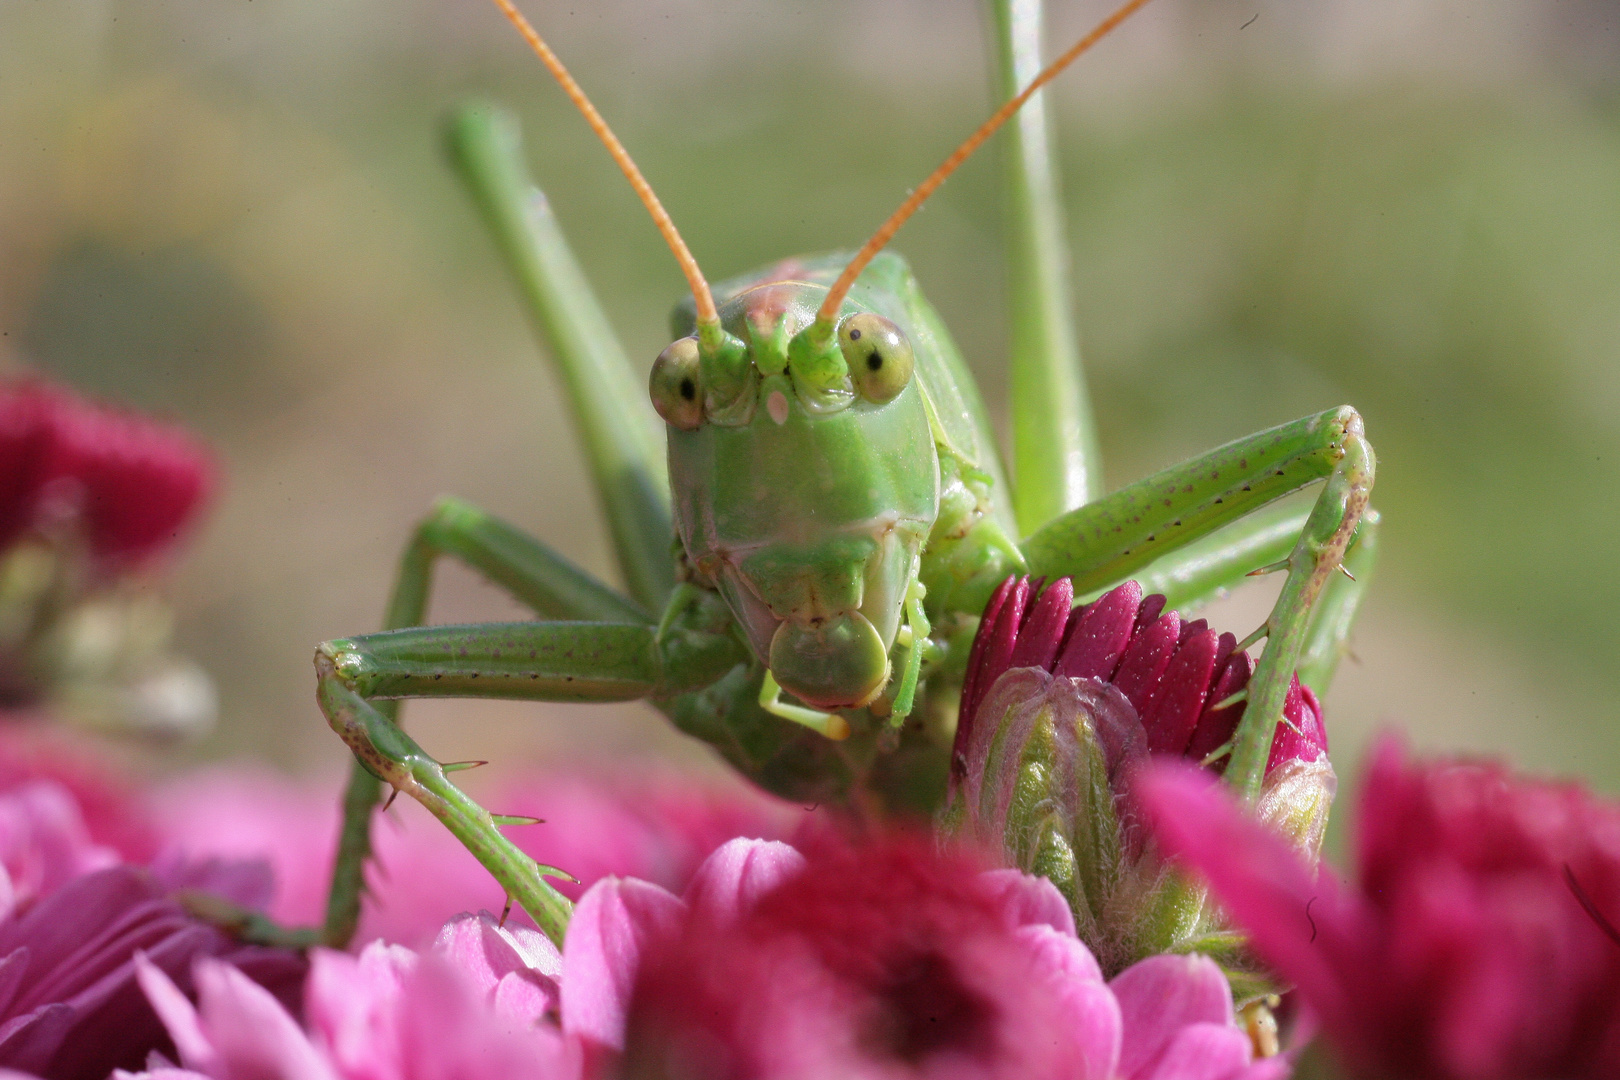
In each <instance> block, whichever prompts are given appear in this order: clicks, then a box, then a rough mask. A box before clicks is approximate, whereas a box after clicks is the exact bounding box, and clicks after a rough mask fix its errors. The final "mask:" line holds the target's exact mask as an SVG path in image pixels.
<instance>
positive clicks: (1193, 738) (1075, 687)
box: [941, 578, 1336, 970]
mask: <svg viewBox="0 0 1620 1080" xmlns="http://www.w3.org/2000/svg"><path fill="white" fill-rule="evenodd" d="M1040 585H1041V583H1040V582H1031V581H1030V580H1029V579H1028V578H1009V579H1008V580H1007V581H1006V582H1004V583H1003V584H1002V586H1001V587H1000V588H999V589H998V590H997V591H996V593H995V594H994V596H993V597H992V598H991V601H990V603H989V605H988V606H987V607H986V610H985V614H984V618H983V620H982V622H981V624H980V627H979V632H978V635H977V637H976V638H975V640H974V644H973V649H972V652H971V653H970V655H969V659H968V665H967V671H966V675H965V678H964V682H963V689H962V706H961V710H960V714H959V719H958V724H957V732H956V741H955V746H954V749H953V753H952V762H951V782H950V795H949V799H948V802H947V805H946V808H945V810H944V811H943V813H942V816H941V826H942V830H943V831H945V832H947V833H950V834H953V835H961V836H965V837H970V838H972V839H973V840H975V841H977V842H978V843H980V844H982V845H985V846H986V847H987V848H988V849H989V850H991V851H993V852H996V853H997V854H998V856H999V857H1000V859H1001V860H1002V861H1003V862H1004V864H1005V865H1008V866H1013V867H1017V868H1018V869H1020V870H1023V871H1025V872H1028V873H1034V874H1042V875H1044V876H1046V877H1048V878H1050V879H1051V881H1052V882H1053V884H1054V885H1056V886H1057V888H1058V890H1059V891H1060V892H1061V893H1062V894H1063V896H1064V897H1065V898H1066V899H1067V900H1068V901H1069V904H1070V907H1071V908H1072V909H1073V911H1074V917H1075V925H1076V928H1077V930H1078V932H1079V935H1080V937H1081V938H1082V939H1084V940H1085V941H1086V942H1087V943H1088V944H1089V945H1091V947H1092V949H1093V950H1094V951H1095V952H1096V953H1097V956H1098V959H1099V960H1100V961H1101V962H1102V964H1103V966H1104V969H1105V970H1119V969H1120V968H1122V967H1124V966H1125V965H1127V964H1129V963H1131V962H1133V961H1134V960H1136V959H1139V958H1141V957H1142V956H1144V955H1147V954H1149V953H1154V952H1165V951H1172V950H1176V949H1189V948H1205V949H1206V951H1210V950H1215V951H1220V949H1217V945H1219V946H1221V947H1223V948H1224V950H1225V951H1226V952H1228V953H1233V955H1232V956H1230V957H1223V959H1231V960H1238V959H1240V958H1238V957H1237V956H1236V955H1235V950H1233V949H1232V947H1231V944H1230V942H1229V941H1226V940H1225V939H1224V938H1221V937H1220V934H1221V931H1222V927H1221V926H1220V925H1219V924H1217V923H1216V922H1215V921H1214V919H1213V917H1212V915H1211V913H1210V912H1209V911H1208V910H1207V909H1206V907H1205V904H1204V898H1203V893H1202V891H1201V890H1199V889H1197V888H1194V887H1193V886H1191V885H1190V884H1188V883H1187V882H1186V880H1185V879H1183V878H1182V877H1180V876H1179V875H1178V874H1174V873H1172V872H1170V871H1168V870H1167V869H1165V867H1164V866H1163V864H1162V862H1161V861H1160V860H1159V858H1158V857H1157V855H1156V853H1155V852H1154V851H1153V850H1151V845H1149V844H1148V842H1147V840H1146V838H1145V836H1144V835H1143V834H1142V833H1141V831H1140V829H1139V826H1138V824H1137V821H1136V815H1135V813H1134V812H1133V804H1132V801H1131V797H1130V791H1129V785H1130V780H1131V776H1132V773H1133V772H1134V770H1135V769H1136V768H1137V767H1139V766H1140V765H1142V764H1144V763H1145V762H1146V761H1147V759H1148V758H1149V756H1150V755H1153V756H1175V757H1185V758H1190V759H1191V760H1193V761H1194V762H1197V763H1200V764H1203V765H1204V766H1205V767H1207V768H1210V769H1211V770H1212V771H1215V772H1220V771H1221V770H1223V769H1224V768H1225V756H1226V754H1225V751H1226V750H1227V749H1228V747H1227V745H1226V744H1228V743H1229V741H1230V739H1231V738H1232V735H1233V732H1234V731H1235V730H1236V728H1237V724H1238V721H1239V720H1240V719H1241V718H1242V715H1243V709H1244V700H1243V698H1242V696H1241V694H1240V692H1241V691H1243V690H1244V689H1245V688H1246V687H1247V685H1248V682H1249V679H1250V678H1251V677H1252V676H1253V674H1254V662H1253V660H1252V659H1251V658H1250V657H1249V655H1248V654H1247V653H1246V652H1242V651H1239V650H1238V649H1237V647H1236V646H1237V639H1236V638H1235V637H1234V636H1233V635H1231V634H1218V633H1217V632H1216V631H1214V630H1211V629H1210V628H1209V626H1208V624H1207V623H1205V622H1204V621H1203V620H1202V619H1199V620H1192V621H1185V622H1184V621H1183V620H1182V619H1181V617H1180V616H1179V615H1178V614H1177V613H1175V612H1166V611H1165V610H1164V603H1165V600H1164V597H1162V596H1156V595H1155V596H1148V597H1143V595H1142V590H1141V587H1140V586H1139V585H1137V584H1136V583H1135V582H1126V583H1125V584H1123V585H1121V586H1119V587H1118V588H1116V589H1114V590H1113V591H1111V592H1109V593H1107V594H1106V595H1104V596H1103V597H1101V598H1099V599H1098V600H1097V601H1096V602H1095V603H1092V604H1090V605H1086V606H1084V607H1079V608H1075V607H1073V590H1072V587H1071V585H1070V582H1069V581H1068V579H1066V578H1064V579H1060V580H1058V581H1056V582H1053V583H1052V584H1051V585H1049V586H1047V587H1046V589H1045V590H1044V591H1043V590H1041V588H1040ZM1234 697H1237V698H1238V700H1236V701H1233V700H1232V699H1233V698H1234ZM1335 789H1336V782H1335V779H1334V775H1333V768H1332V765H1331V764H1329V762H1328V758H1327V735H1326V729H1325V727H1324V725H1323V722H1322V711H1321V706H1320V704H1319V703H1318V702H1317V700H1316V697H1315V695H1314V694H1312V693H1311V691H1310V690H1309V689H1308V688H1306V687H1303V686H1301V685H1300V683H1299V681H1298V680H1297V679H1295V680H1294V681H1293V682H1292V683H1291V685H1290V687H1289V692H1288V696H1287V700H1286V704H1285V707H1284V715H1283V719H1282V722H1281V724H1280V725H1279V727H1278V729H1277V735H1276V738H1275V739H1274V741H1273V745H1272V752H1271V757H1270V761H1269V764H1268V766H1267V772H1266V781H1265V785H1264V787H1263V788H1262V791H1261V797H1260V801H1259V804H1258V805H1257V807H1256V813H1257V814H1258V816H1260V817H1261V818H1262V819H1264V820H1266V821H1268V822H1270V823H1272V824H1273V825H1274V826H1276V827H1277V828H1279V829H1281V830H1282V831H1283V832H1284V833H1285V834H1286V835H1288V836H1289V837H1291V838H1293V840H1294V841H1295V843H1296V845H1297V846H1298V847H1299V849H1300V850H1301V851H1302V852H1303V853H1304V854H1306V855H1307V856H1308V857H1309V858H1311V859H1312V860H1314V859H1315V858H1316V855H1317V853H1318V851H1319V850H1320V847H1321V842H1322V834H1323V832H1324V830H1325V828H1326V824H1327V816H1328V810H1329V807H1330V806H1331V804H1332V801H1333V795H1334V792H1335Z"/></svg>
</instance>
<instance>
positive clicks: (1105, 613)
mask: <svg viewBox="0 0 1620 1080" xmlns="http://www.w3.org/2000/svg"><path fill="white" fill-rule="evenodd" d="M1141 604H1142V586H1140V585H1138V584H1137V583H1136V582H1134V581H1127V582H1126V583H1125V584H1123V585H1121V586H1119V587H1118V588H1116V589H1113V590H1112V591H1110V592H1108V593H1105V594H1104V595H1103V596H1102V597H1101V598H1100V599H1099V600H1097V602H1096V603H1094V604H1092V605H1090V606H1089V607H1087V608H1086V610H1085V614H1083V615H1081V616H1080V617H1079V618H1078V620H1076V622H1075V623H1074V625H1073V626H1072V627H1071V628H1070V630H1069V640H1068V641H1066V642H1064V643H1063V651H1062V653H1061V655H1060V656H1059V658H1058V662H1057V668H1056V671H1055V673H1056V674H1058V675H1067V676H1069V677H1070V678H1074V679H1102V680H1103V681H1105V682H1106V681H1107V680H1108V679H1111V678H1112V677H1113V675H1114V669H1115V668H1117V667H1118V666H1119V658H1120V657H1122V656H1124V655H1125V648H1126V646H1128V645H1129V644H1130V641H1131V630H1132V628H1133V627H1134V626H1135V625H1136V612H1137V609H1138V608H1139V607H1141ZM986 688H987V689H988V684H987V686H986Z"/></svg>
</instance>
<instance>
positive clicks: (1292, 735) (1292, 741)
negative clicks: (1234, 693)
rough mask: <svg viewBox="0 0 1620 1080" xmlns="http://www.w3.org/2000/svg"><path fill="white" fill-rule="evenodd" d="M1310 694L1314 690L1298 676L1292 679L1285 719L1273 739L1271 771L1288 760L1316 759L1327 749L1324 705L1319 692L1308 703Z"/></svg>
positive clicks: (1286, 701) (1284, 708)
mask: <svg viewBox="0 0 1620 1080" xmlns="http://www.w3.org/2000/svg"><path fill="white" fill-rule="evenodd" d="M1306 694H1311V692H1310V691H1309V690H1307V689H1305V688H1304V687H1303V686H1301V685H1300V684H1299V676H1298V675H1295V676H1294V677H1293V678H1292V679H1290V680H1289V682H1288V697H1287V698H1285V699H1284V700H1283V715H1282V719H1281V720H1280V721H1278V723H1277V734H1276V735H1275V736H1273V738H1272V740H1271V757H1269V758H1267V759H1266V771H1267V772H1270V771H1271V770H1272V769H1275V768H1276V767H1277V766H1278V765H1281V764H1282V763H1283V762H1285V761H1295V760H1298V761H1315V760H1316V759H1317V758H1319V757H1321V756H1322V755H1323V754H1324V753H1326V752H1327V732H1326V730H1325V729H1324V728H1323V726H1322V717H1321V713H1320V712H1319V711H1318V710H1320V709H1321V705H1320V703H1318V702H1317V700H1316V695H1315V694H1311V696H1310V702H1309V704H1307V702H1306V700H1305V695H1306Z"/></svg>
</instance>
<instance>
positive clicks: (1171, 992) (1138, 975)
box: [1108, 955, 1232, 1078]
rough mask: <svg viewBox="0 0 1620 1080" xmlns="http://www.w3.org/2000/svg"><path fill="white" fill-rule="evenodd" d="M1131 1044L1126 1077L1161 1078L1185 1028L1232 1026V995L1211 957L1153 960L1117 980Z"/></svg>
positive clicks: (1124, 1062)
mask: <svg viewBox="0 0 1620 1080" xmlns="http://www.w3.org/2000/svg"><path fill="white" fill-rule="evenodd" d="M1108 985H1109V988H1110V989H1111V990H1113V991H1114V996H1115V997H1117V998H1118V999H1119V1011H1120V1016H1121V1017H1122V1018H1123V1022H1124V1030H1125V1039H1124V1047H1123V1049H1122V1050H1121V1051H1120V1060H1119V1071H1120V1073H1121V1074H1122V1075H1123V1076H1126V1077H1133V1078H1134V1077H1147V1076H1153V1075H1155V1072H1154V1070H1155V1069H1157V1067H1158V1063H1159V1061H1160V1059H1161V1058H1162V1057H1163V1056H1164V1055H1165V1054H1166V1053H1167V1052H1168V1050H1169V1048H1170V1046H1171V1044H1172V1043H1173V1042H1174V1040H1175V1038H1176V1036H1177V1035H1178V1034H1179V1033H1180V1031H1181V1029H1183V1028H1185V1027H1186V1026H1187V1025H1189V1024H1199V1023H1212V1024H1227V1025H1230V1024H1231V1023H1232V991H1231V988H1230V987H1228V986H1227V983H1226V976H1224V975H1222V974H1221V969H1220V967H1219V966H1218V965H1217V964H1216V963H1215V961H1213V960H1211V959H1209V958H1208V957H1206V956H1198V955H1191V956H1168V955H1165V956H1150V957H1148V958H1147V959H1146V960H1141V961H1138V962H1137V963H1135V964H1132V965H1131V966H1130V967H1128V968H1126V969H1125V970H1124V971H1122V972H1120V973H1119V974H1118V975H1116V976H1114V980H1113V982H1111V983H1109V984H1108Z"/></svg>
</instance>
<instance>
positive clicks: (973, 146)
mask: <svg viewBox="0 0 1620 1080" xmlns="http://www.w3.org/2000/svg"><path fill="white" fill-rule="evenodd" d="M496 2H497V3H501V2H504V0H496ZM1147 2H1148V0H1128V2H1127V3H1125V4H1122V5H1120V7H1119V8H1118V9H1117V10H1115V12H1114V13H1113V14H1112V15H1110V16H1108V18H1106V19H1104V20H1103V21H1102V22H1100V23H1098V24H1097V25H1096V27H1095V28H1094V29H1093V30H1092V31H1091V33H1089V34H1087V35H1086V36H1085V37H1083V38H1081V39H1080V40H1079V41H1077V42H1076V43H1075V44H1074V47H1073V48H1071V49H1070V50H1069V51H1068V52H1066V53H1064V54H1063V55H1062V56H1060V57H1058V58H1057V59H1056V60H1054V61H1052V63H1051V64H1049V65H1048V66H1047V67H1046V69H1045V70H1044V71H1042V72H1041V73H1040V74H1039V75H1037V76H1035V78H1034V79H1033V80H1032V81H1031V82H1030V84H1029V85H1028V86H1026V87H1024V89H1023V90H1022V91H1020V92H1019V94H1018V96H1017V97H1014V98H1011V99H1010V100H1008V102H1007V103H1006V104H1005V105H1003V106H1002V107H1001V108H999V109H997V110H996V111H995V114H994V115H993V116H991V117H990V119H988V120H986V121H985V122H984V123H982V124H980V125H979V129H978V130H977V131H975V132H974V133H973V134H972V135H969V136H968V137H967V140H966V141H965V142H963V143H962V145H961V146H958V147H957V148H956V149H955V150H953V151H951V156H950V157H948V158H946V159H945V161H944V162H943V163H942V164H941V165H940V167H939V168H937V169H935V170H934V171H933V173H932V174H930V175H929V177H928V179H926V180H924V181H923V182H922V183H921V184H918V185H917V187H916V188H915V189H914V190H913V191H912V193H911V194H910V195H909V196H907V197H906V201H905V202H903V203H901V204H900V209H898V210H896V211H895V212H894V213H893V214H891V215H890V216H889V220H888V221H885V222H884V223H883V225H882V226H881V227H880V228H879V229H878V231H877V232H875V233H873V234H872V239H870V240H868V241H867V242H866V245H865V246H864V247H862V248H861V250H859V251H857V252H856V253H855V257H854V258H853V259H851V260H850V261H849V265H848V266H846V267H844V272H843V273H842V274H839V275H838V280H837V281H834V282H833V285H832V289H831V290H829V291H828V293H827V299H826V300H824V301H822V304H821V310H819V311H817V312H816V327H817V328H818V329H819V330H820V331H821V333H823V334H828V335H830V334H831V332H832V326H833V323H835V322H836V321H837V320H838V309H839V308H841V307H843V305H844V297H846V296H848V295H849V290H850V287H851V286H852V285H854V284H855V279H856V278H858V277H860V275H861V271H862V270H865V269H866V265H867V263H869V262H871V261H872V259H873V258H874V257H876V255H877V253H878V252H880V251H882V250H883V249H884V248H885V247H886V246H888V243H889V241H890V240H892V239H894V234H895V233H897V232H899V231H900V226H902V225H904V224H905V223H906V221H907V219H908V218H910V217H911V215H912V214H915V213H916V212H917V209H918V207H920V206H922V204H923V203H924V202H926V201H927V199H928V196H930V195H932V194H933V193H934V192H935V191H936V190H937V189H938V188H939V185H941V184H943V183H944V182H945V179H946V177H948V176H950V175H951V173H953V172H955V171H956V170H957V168H958V167H959V166H960V165H961V164H962V162H964V161H966V160H967V159H968V158H969V157H971V156H972V155H973V151H975V150H977V149H978V148H979V147H980V146H981V145H983V143H984V141H985V140H986V139H988V138H989V137H990V136H992V135H994V134H995V133H996V129H997V128H999V127H1001V125H1002V124H1005V123H1006V122H1007V120H1008V119H1009V118H1010V117H1011V116H1012V115H1013V114H1014V113H1016V112H1017V111H1018V110H1019V109H1021V108H1023V106H1024V102H1026V101H1028V100H1029V99H1030V97H1031V95H1033V94H1034V93H1035V91H1037V90H1039V89H1040V88H1041V87H1043V86H1045V85H1046V84H1047V83H1049V82H1051V81H1052V80H1053V79H1055V78H1057V76H1058V75H1059V74H1060V73H1061V72H1062V71H1063V69H1064V68H1066V67H1068V66H1069V65H1070V64H1072V63H1074V61H1075V60H1076V59H1077V58H1078V57H1079V56H1080V54H1081V53H1083V52H1085V51H1086V50H1087V49H1089V48H1091V47H1092V46H1093V45H1095V44H1097V42H1099V41H1101V40H1102V39H1103V38H1105V37H1107V36H1108V34H1109V32H1110V31H1112V30H1113V29H1114V28H1115V27H1116V26H1118V25H1119V24H1120V23H1122V22H1124V21H1125V20H1126V19H1128V18H1130V17H1131V16H1132V15H1133V14H1135V13H1136V10H1137V9H1138V8H1141V7H1144V6H1146V4H1147Z"/></svg>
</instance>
